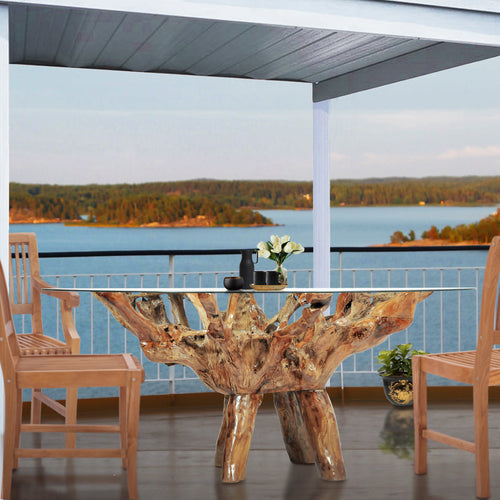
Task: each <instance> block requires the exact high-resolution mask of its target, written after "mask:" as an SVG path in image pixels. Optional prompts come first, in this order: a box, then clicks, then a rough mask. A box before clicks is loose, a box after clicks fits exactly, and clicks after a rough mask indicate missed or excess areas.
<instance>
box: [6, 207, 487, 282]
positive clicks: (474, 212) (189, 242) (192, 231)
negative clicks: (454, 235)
mask: <svg viewBox="0 0 500 500" xmlns="http://www.w3.org/2000/svg"><path fill="white" fill-rule="evenodd" d="M494 210H495V207H429V206H423V207H420V206H419V207H342V208H332V209H331V220H332V246H360V247H364V246H369V245H374V244H382V243H388V242H389V241H390V236H391V235H392V234H393V233H394V231H396V230H401V231H403V232H404V233H405V234H407V233H408V232H409V231H410V230H411V229H413V230H414V231H415V234H416V235H417V237H419V236H420V235H421V233H422V232H423V231H424V230H427V229H429V228H430V226H431V225H436V226H437V227H438V228H442V227H444V226H446V225H450V226H455V225H458V224H463V223H471V222H477V221H479V220H480V219H482V218H484V217H486V216H487V215H489V214H491V213H492V212H494ZM262 213H263V214H264V215H265V216H267V217H270V218H271V219H272V220H273V221H274V222H275V223H276V224H279V225H280V227H245V228H241V227H213V228H110V227H74V226H64V225H63V224H41V225H40V224H12V225H11V226H10V230H11V231H12V232H23V231H32V232H35V233H36V235H37V240H38V247H39V251H40V252H43V251H77V250H145V249H147V250H160V249H161V250H186V249H222V248H252V247H255V246H256V244H257V243H258V242H259V241H261V240H266V239H268V238H269V236H270V234H280V235H283V234H288V235H290V236H291V238H292V240H293V241H296V242H299V243H301V244H302V245H304V246H305V247H306V246H312V244H313V236H312V211H311V210H304V211H295V210H265V211H262ZM467 254H468V252H463V253H462V252H460V253H454V254H452V256H448V257H446V258H444V257H443V258H441V257H439V255H440V254H438V253H431V254H428V253H423V254H421V255H412V256H410V257H408V256H405V254H397V256H396V255H395V254H390V255H385V256H384V255H382V254H372V255H370V256H369V257H367V254H353V255H347V254H345V255H344V256H343V257H342V258H343V265H344V266H346V267H358V266H359V267H381V266H387V265H389V264H391V265H394V264H397V262H399V264H400V265H401V266H408V265H410V264H411V265H414V266H417V265H429V263H432V262H434V263H435V264H436V265H443V263H447V264H448V265H457V266H458V265H467V263H470V260H469V259H470V256H469V255H467ZM474 254H475V255H477V252H475V253H474ZM395 259H396V260H397V262H395ZM436 259H437V260H438V261H439V262H436ZM443 259H444V260H443ZM483 260H484V259H483V258H481V257H479V261H478V262H480V263H481V262H483ZM441 261H443V262H441ZM238 264H239V258H238V256H223V257H216V256H196V257H185V258H184V257H182V258H180V257H178V258H176V263H175V266H176V267H175V269H176V272H190V271H213V270H222V271H237V269H238ZM336 264H337V257H336V256H332V267H335V266H336ZM474 265H475V264H474ZM166 266H168V257H148V258H144V257H137V258H136V257H132V258H131V257H127V258H112V259H106V258H92V259H59V260H58V261H57V262H56V261H55V259H44V260H43V261H42V263H41V267H42V273H45V274H55V273H57V274H66V273H131V272H137V273H150V272H153V273H154V272H158V271H159V270H161V271H166V270H167V269H166ZM258 266H259V268H262V269H270V268H272V267H273V263H271V262H270V261H264V262H259V264H258ZM285 266H286V267H287V268H294V269H306V268H310V267H311V266H312V255H311V254H303V255H294V256H293V257H292V258H290V259H289V260H287V263H286V264H285Z"/></svg>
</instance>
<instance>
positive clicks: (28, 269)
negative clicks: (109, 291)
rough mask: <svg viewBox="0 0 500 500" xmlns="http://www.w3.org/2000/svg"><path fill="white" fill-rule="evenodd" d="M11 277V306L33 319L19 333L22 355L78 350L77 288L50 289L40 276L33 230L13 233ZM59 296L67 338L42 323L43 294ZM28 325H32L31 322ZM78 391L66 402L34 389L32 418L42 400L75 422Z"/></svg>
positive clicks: (71, 442)
mask: <svg viewBox="0 0 500 500" xmlns="http://www.w3.org/2000/svg"><path fill="white" fill-rule="evenodd" d="M9 249H10V253H11V258H10V259H9V280H10V283H9V284H10V288H9V291H10V307H11V311H12V314H21V315H28V316H29V317H30V320H31V321H26V324H27V325H29V324H30V323H31V332H30V333H22V334H18V335H17V340H18V344H19V351H20V355H21V356H55V355H62V354H66V355H67V354H78V353H79V352H80V337H79V335H78V333H77V331H76V328H75V324H74V321H73V308H75V307H78V306H79V304H80V297H79V295H78V294H77V293H74V292H61V291H56V290H51V289H50V288H51V285H49V284H48V283H46V282H45V281H43V280H42V279H41V277H40V265H39V261H38V246H37V241H36V236H35V234H34V233H10V234H9ZM42 293H43V294H45V295H49V296H52V297H55V298H57V299H59V300H60V307H61V325H62V330H63V334H64V341H61V340H58V339H56V338H54V336H51V335H47V334H46V333H47V332H45V333H44V329H43V324H42V300H41V294H42ZM28 328H29V326H28ZM77 399H78V395H77V392H76V391H75V390H74V389H70V388H67V389H66V405H61V404H60V403H58V402H57V401H54V400H53V399H51V398H49V397H48V396H46V395H45V394H43V393H42V392H41V390H40V388H38V387H35V388H33V389H32V398H31V422H32V423H40V419H41V405H42V403H43V404H45V405H47V406H49V407H50V408H52V409H53V410H54V411H56V412H57V413H59V414H60V415H62V416H63V417H64V418H65V419H66V422H67V423H68V424H70V423H74V422H75V419H76V413H77ZM75 439H76V436H75V435H74V434H73V433H68V434H67V435H66V446H67V447H68V448H74V447H75V443H76V441H75Z"/></svg>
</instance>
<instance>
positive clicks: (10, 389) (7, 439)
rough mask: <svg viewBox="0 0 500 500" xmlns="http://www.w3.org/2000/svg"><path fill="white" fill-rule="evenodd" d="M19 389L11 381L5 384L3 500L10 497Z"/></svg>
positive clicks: (18, 423) (18, 427)
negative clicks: (6, 409)
mask: <svg viewBox="0 0 500 500" xmlns="http://www.w3.org/2000/svg"><path fill="white" fill-rule="evenodd" d="M20 393H21V391H19V390H17V389H16V388H15V387H14V384H13V382H12V381H11V383H7V384H5V408H9V409H10V411H6V412H5V435H4V443H3V447H4V448H3V471H2V493H1V497H2V498H3V499H4V500H8V499H9V498H10V492H11V487H12V469H13V468H14V461H15V459H14V450H15V443H16V440H17V431H18V430H20V418H21V415H19V406H20V405H19V401H18V399H19V394H20Z"/></svg>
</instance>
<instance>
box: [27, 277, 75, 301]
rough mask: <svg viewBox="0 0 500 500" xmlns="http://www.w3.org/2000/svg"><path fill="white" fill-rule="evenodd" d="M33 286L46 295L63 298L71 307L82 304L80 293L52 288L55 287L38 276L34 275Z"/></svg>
mask: <svg viewBox="0 0 500 500" xmlns="http://www.w3.org/2000/svg"><path fill="white" fill-rule="evenodd" d="M32 280H33V288H35V289H36V290H38V291H40V292H41V293H44V294H45V295H49V296H50V297H55V298H56V299H60V300H63V301H64V302H66V303H67V304H69V305H70V306H71V307H78V306H79V305H80V295H78V293H76V292H62V291H57V290H50V289H51V288H55V287H53V286H52V285H50V284H49V283H47V282H46V281H44V280H42V279H41V278H38V277H33V278H32Z"/></svg>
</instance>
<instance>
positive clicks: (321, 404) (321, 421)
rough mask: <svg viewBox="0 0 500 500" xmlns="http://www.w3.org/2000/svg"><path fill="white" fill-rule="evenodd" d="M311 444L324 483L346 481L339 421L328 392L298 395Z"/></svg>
mask: <svg viewBox="0 0 500 500" xmlns="http://www.w3.org/2000/svg"><path fill="white" fill-rule="evenodd" d="M296 394H297V398H298V401H299V404H300V407H301V410H302V415H303V417H304V422H305V425H306V428H307V432H308V433H309V440H310V442H311V446H312V448H313V450H314V454H315V458H316V465H317V467H318V470H319V473H320V475H321V478H322V479H326V480H328V481H343V480H344V479H345V478H346V473H345V468H344V459H343V458H342V449H341V447H340V439H339V431H338V428H337V420H336V419H335V412H334V410H333V406H332V403H331V401H330V397H329V396H328V393H327V392H326V390H324V389H323V390H316V391H298V392H297V393H296Z"/></svg>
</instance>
